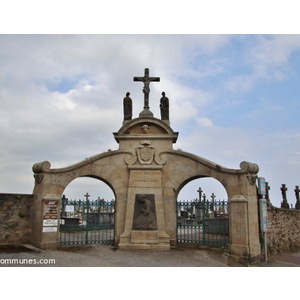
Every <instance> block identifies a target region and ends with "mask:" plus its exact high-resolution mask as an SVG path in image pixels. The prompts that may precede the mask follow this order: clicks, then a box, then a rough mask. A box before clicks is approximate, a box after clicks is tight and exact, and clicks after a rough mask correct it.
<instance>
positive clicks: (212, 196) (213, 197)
mask: <svg viewBox="0 0 300 300" xmlns="http://www.w3.org/2000/svg"><path fill="white" fill-rule="evenodd" d="M210 197H211V199H212V202H215V199H216V195H215V194H214V193H212V194H211V196H210Z"/></svg>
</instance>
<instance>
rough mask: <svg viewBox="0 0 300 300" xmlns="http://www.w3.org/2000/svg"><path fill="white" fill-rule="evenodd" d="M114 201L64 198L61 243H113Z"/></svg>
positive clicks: (67, 244) (62, 244)
mask: <svg viewBox="0 0 300 300" xmlns="http://www.w3.org/2000/svg"><path fill="white" fill-rule="evenodd" d="M114 213H115V202H114V201H104V200H96V201H90V200H86V201H81V200H79V201H72V200H71V201H69V200H68V199H66V198H65V199H64V198H63V199H62V204H61V216H60V245H61V246H73V245H86V244H113V243H114V228H115V220H114V219H115V218H114Z"/></svg>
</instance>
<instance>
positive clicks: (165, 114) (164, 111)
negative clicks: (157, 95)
mask: <svg viewBox="0 0 300 300" xmlns="http://www.w3.org/2000/svg"><path fill="white" fill-rule="evenodd" d="M160 114H161V119H162V120H169V99H168V98H167V97H166V93H165V92H162V97H161V99H160Z"/></svg>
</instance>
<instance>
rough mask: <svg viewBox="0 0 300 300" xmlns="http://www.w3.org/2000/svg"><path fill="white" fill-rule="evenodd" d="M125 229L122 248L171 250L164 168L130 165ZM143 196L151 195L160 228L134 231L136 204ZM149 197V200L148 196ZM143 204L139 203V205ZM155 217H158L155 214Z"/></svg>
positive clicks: (121, 238)
mask: <svg viewBox="0 0 300 300" xmlns="http://www.w3.org/2000/svg"><path fill="white" fill-rule="evenodd" d="M128 168H129V185H128V194H127V206H126V216H125V230H124V232H123V234H122V235H121V236H120V243H119V245H118V248H119V249H121V250H122V249H153V250H169V249H170V237H169V236H168V235H167V233H166V230H165V218H164V204H163V195H162V165H147V166H145V165H130V166H128ZM139 195H146V196H147V195H148V197H149V198H151V199H152V203H155V218H156V224H157V227H156V228H154V229H153V228H146V229H143V228H141V229H136V228H133V227H134V226H133V224H134V223H133V222H134V209H135V202H136V199H137V197H139ZM146 198H147V197H146ZM136 205H139V204H136ZM152 214H154V213H153V212H152Z"/></svg>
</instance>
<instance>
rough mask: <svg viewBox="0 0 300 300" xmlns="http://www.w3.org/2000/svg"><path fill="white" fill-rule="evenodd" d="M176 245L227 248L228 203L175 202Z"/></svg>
mask: <svg viewBox="0 0 300 300" xmlns="http://www.w3.org/2000/svg"><path fill="white" fill-rule="evenodd" d="M177 243H178V244H197V245H202V246H221V247H227V246H228V244H229V203H228V202H227V201H213V202H210V201H205V200H203V201H198V200H195V201H179V202H177Z"/></svg>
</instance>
